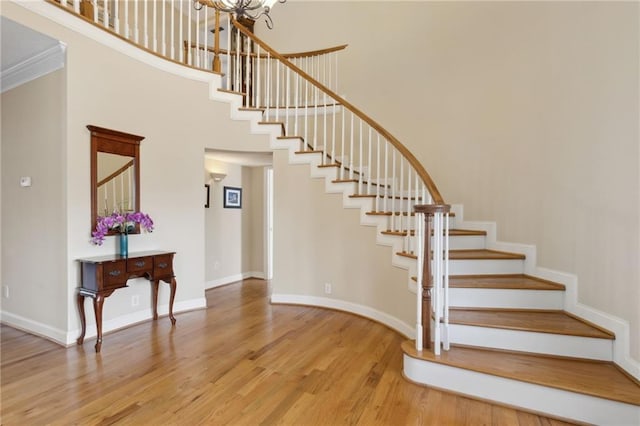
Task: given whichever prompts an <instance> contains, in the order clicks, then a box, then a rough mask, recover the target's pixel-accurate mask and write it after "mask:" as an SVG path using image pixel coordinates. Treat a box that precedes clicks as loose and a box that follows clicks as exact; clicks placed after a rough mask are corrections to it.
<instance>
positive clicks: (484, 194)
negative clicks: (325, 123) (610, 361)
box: [256, 1, 640, 360]
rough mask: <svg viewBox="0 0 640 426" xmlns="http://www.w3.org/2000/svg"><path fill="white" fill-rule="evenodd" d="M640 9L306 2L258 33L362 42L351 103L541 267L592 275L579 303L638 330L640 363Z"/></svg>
mask: <svg viewBox="0 0 640 426" xmlns="http://www.w3.org/2000/svg"><path fill="white" fill-rule="evenodd" d="M639 8H640V4H639V3H638V2H626V3H623V2H617V3H614V2H390V1H388V2H324V1H310V2H306V1H305V2H295V1H292V2H287V4H286V5H281V6H277V7H275V8H274V10H273V18H274V21H275V23H276V25H275V28H274V30H273V31H267V30H266V28H263V26H262V25H257V26H256V29H257V32H258V35H259V36H260V37H263V38H264V39H265V41H267V43H270V44H271V45H272V46H273V47H275V48H276V49H277V50H280V51H285V52H289V51H300V50H309V49H313V48H323V47H327V46H331V45H338V44H342V43H348V44H349V47H348V48H347V50H346V51H345V52H344V54H342V55H341V58H340V86H341V88H340V90H339V93H341V94H345V95H346V96H347V97H348V99H349V100H350V101H351V102H352V103H354V104H355V105H356V106H358V107H360V108H361V109H362V110H363V111H365V113H367V114H368V115H370V116H372V117H373V118H374V119H377V120H378V121H379V122H380V123H381V124H382V125H383V126H384V127H385V128H387V129H388V130H390V131H391V132H392V133H393V134H394V135H396V136H397V137H398V138H399V139H400V140H401V141H402V142H403V143H404V144H406V145H407V146H408V147H409V149H410V150H411V151H412V152H414V153H415V155H416V156H417V158H418V159H419V160H420V161H421V162H422V163H423V164H424V165H425V167H426V168H427V170H428V171H429V173H430V174H431V175H432V176H433V178H434V180H435V182H436V183H437V185H438V186H439V189H440V190H441V192H442V194H443V196H444V198H445V200H446V201H447V202H449V203H461V204H464V208H465V219H468V220H488V221H496V222H497V225H498V239H499V240H501V241H509V242H516V243H526V244H535V245H536V247H537V251H538V259H537V263H538V265H539V266H541V267H546V268H551V269H555V270H559V271H564V272H568V273H572V274H575V275H576V276H577V277H578V282H579V294H578V298H579V302H580V303H582V304H585V305H587V306H590V307H592V308H594V309H597V310H599V311H602V312H605V313H608V314H610V315H614V316H616V317H619V318H622V319H624V320H626V321H628V322H629V323H630V325H631V329H630V332H631V333H630V334H631V339H632V340H631V356H632V357H633V358H635V359H636V360H640V338H638V336H640V270H639V268H640V266H639V265H640V255H639V252H640V242H639V240H640V199H639V197H640V195H639V194H640V182H639V163H640V161H639V158H640V153H639V143H638V140H639V126H638V116H639V107H638V102H639V101H638V97H639V89H638V75H639V70H638V63H639V60H638V56H639V53H638V52H639V40H640V35H639V24H638V16H639V10H638V9H639ZM301 17H312V18H313V19H301ZM291 34H296V37H291ZM363 77H364V78H365V79H364V80H363Z"/></svg>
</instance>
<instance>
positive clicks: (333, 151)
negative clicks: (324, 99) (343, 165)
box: [331, 99, 337, 164]
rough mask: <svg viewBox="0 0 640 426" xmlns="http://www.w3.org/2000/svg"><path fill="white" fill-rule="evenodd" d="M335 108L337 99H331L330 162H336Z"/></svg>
mask: <svg viewBox="0 0 640 426" xmlns="http://www.w3.org/2000/svg"><path fill="white" fill-rule="evenodd" d="M336 108H337V101H336V100H335V99H333V114H331V163H332V164H335V163H336V113H337V111H336Z"/></svg>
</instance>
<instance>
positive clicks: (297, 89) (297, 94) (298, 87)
mask: <svg viewBox="0 0 640 426" xmlns="http://www.w3.org/2000/svg"><path fill="white" fill-rule="evenodd" d="M294 63H295V64H296V66H298V67H299V63H300V61H299V60H296V59H295V58H294ZM299 103H300V74H298V73H296V93H295V104H294V112H295V114H294V117H295V128H294V130H293V134H294V135H296V136H300V133H298V121H299V119H298V104H299Z"/></svg>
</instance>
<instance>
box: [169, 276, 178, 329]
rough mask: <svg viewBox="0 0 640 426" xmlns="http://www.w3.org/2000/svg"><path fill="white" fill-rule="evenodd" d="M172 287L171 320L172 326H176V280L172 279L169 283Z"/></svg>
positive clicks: (170, 299) (170, 300)
mask: <svg viewBox="0 0 640 426" xmlns="http://www.w3.org/2000/svg"><path fill="white" fill-rule="evenodd" d="M169 285H170V286H171V296H169V318H171V324H173V325H176V317H174V316H173V300H174V299H175V298H176V287H177V283H176V279H175V278H171V282H170V283H169Z"/></svg>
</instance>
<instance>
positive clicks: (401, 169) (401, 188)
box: [394, 156, 405, 231]
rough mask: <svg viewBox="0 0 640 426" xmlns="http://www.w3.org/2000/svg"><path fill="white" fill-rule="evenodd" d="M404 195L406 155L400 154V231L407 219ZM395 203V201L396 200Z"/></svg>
mask: <svg viewBox="0 0 640 426" xmlns="http://www.w3.org/2000/svg"><path fill="white" fill-rule="evenodd" d="M403 195H404V157H402V156H400V196H399V199H398V206H399V207H398V223H399V225H398V231H402V228H403V225H404V221H405V217H404V211H403V210H404V209H403V207H404V204H403V199H402V197H403ZM394 204H395V201H394Z"/></svg>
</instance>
